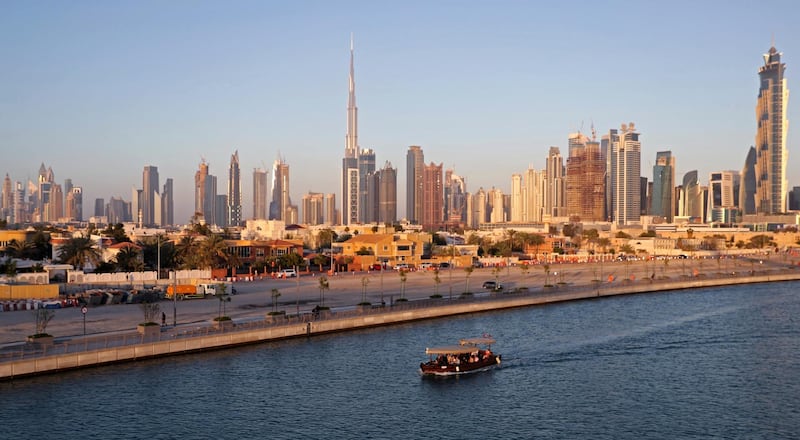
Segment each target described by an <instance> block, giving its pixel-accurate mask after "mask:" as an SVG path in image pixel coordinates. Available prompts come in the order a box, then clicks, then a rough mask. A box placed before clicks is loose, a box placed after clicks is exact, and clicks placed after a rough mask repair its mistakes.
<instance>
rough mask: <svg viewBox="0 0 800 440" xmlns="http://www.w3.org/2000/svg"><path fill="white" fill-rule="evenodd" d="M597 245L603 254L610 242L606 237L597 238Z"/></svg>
mask: <svg viewBox="0 0 800 440" xmlns="http://www.w3.org/2000/svg"><path fill="white" fill-rule="evenodd" d="M597 245H598V246H600V249H602V250H603V253H604V254H605V253H606V249H607V248H608V246H610V245H611V240H609V239H608V238H607V237H602V238H598V239H597Z"/></svg>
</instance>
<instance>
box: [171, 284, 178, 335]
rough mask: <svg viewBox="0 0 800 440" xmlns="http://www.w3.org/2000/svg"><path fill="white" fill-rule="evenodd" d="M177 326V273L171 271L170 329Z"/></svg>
mask: <svg viewBox="0 0 800 440" xmlns="http://www.w3.org/2000/svg"><path fill="white" fill-rule="evenodd" d="M177 326H178V271H175V270H173V271H172V327H173V328H175V327H177Z"/></svg>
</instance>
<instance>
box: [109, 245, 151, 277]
mask: <svg viewBox="0 0 800 440" xmlns="http://www.w3.org/2000/svg"><path fill="white" fill-rule="evenodd" d="M141 257H142V252H141V250H139V249H137V248H136V247H135V246H133V245H130V246H125V247H124V248H122V249H120V251H119V252H118V253H117V256H116V260H117V270H119V271H122V272H139V271H141V270H142V269H144V263H143V262H142V258H141Z"/></svg>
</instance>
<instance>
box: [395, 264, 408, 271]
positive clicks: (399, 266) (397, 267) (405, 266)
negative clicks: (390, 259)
mask: <svg viewBox="0 0 800 440" xmlns="http://www.w3.org/2000/svg"><path fill="white" fill-rule="evenodd" d="M394 270H409V267H408V264H403V263H400V264H397V265H395V266H394Z"/></svg>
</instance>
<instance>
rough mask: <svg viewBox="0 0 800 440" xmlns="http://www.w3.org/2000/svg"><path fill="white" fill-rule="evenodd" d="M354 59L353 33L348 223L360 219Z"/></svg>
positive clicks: (345, 193) (345, 200)
mask: <svg viewBox="0 0 800 440" xmlns="http://www.w3.org/2000/svg"><path fill="white" fill-rule="evenodd" d="M353 59H354V51H353V37H352V35H351V36H350V88H349V93H348V99H347V133H346V134H345V145H344V159H342V216H343V218H342V222H343V223H344V224H346V225H349V224H354V223H358V221H359V206H358V205H359V198H360V193H359V191H360V188H361V181H360V176H359V169H358V107H356V80H355V69H354V67H353ZM273 179H274V176H273Z"/></svg>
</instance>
